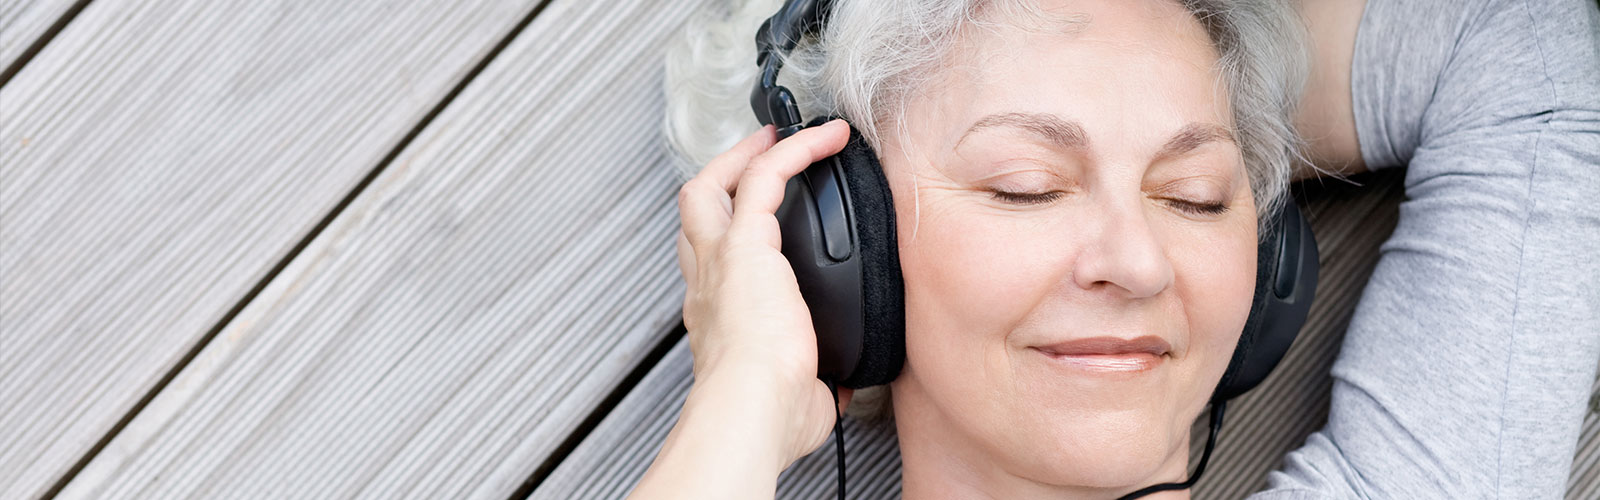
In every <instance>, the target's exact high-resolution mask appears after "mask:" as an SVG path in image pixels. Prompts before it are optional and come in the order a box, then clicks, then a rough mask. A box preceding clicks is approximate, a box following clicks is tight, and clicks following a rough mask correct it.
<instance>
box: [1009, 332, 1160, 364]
mask: <svg viewBox="0 0 1600 500" xmlns="http://www.w3.org/2000/svg"><path fill="white" fill-rule="evenodd" d="M1030 349H1034V350H1036V351H1039V352H1040V353H1041V354H1044V355H1045V356H1048V357H1050V358H1051V359H1053V360H1056V361H1058V362H1061V363H1063V364H1066V365H1068V366H1071V367H1074V368H1079V369H1083V370H1088V371H1095V372H1139V371H1145V370H1149V369H1152V368H1155V367H1156V366H1158V365H1160V364H1161V363H1162V362H1163V361H1165V360H1166V358H1167V354H1168V353H1169V352H1170V351H1171V347H1170V346H1168V345H1167V341H1165V340H1162V339H1161V338H1160V337H1155V336H1151V335H1146V336H1143V337H1137V338H1132V339H1121V338H1116V337H1091V338H1086V339H1077V340H1070V341H1067V342H1061V343H1057V344H1050V345H1044V346H1034V347H1031V348H1030Z"/></svg>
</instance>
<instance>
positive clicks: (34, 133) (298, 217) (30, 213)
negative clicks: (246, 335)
mask: <svg viewBox="0 0 1600 500" xmlns="http://www.w3.org/2000/svg"><path fill="white" fill-rule="evenodd" d="M55 3H58V2H44V3H36V4H35V3H28V2H23V3H21V4H17V3H10V4H8V8H11V9H13V10H10V11H8V14H9V13H18V12H20V14H17V17H16V18H13V19H23V20H24V21H15V22H16V23H22V24H29V25H32V24H34V21H31V20H29V19H34V18H39V19H42V18H47V17H49V16H48V15H46V14H45V11H46V10H48V9H49V8H52V7H50V6H51V5H54V4H55ZM536 3H537V2H536V0H482V1H472V2H458V1H446V0H418V1H413V2H402V3H377V2H321V1H311V0H301V1H242V0H241V1H217V0H187V1H166V0H163V1H124V2H116V1H102V2H94V3H92V4H91V5H90V6H89V7H87V8H85V9H84V10H83V11H82V12H80V13H79V14H78V16H77V17H76V18H75V19H74V20H73V22H72V23H70V24H69V25H67V27H66V29H64V30H63V31H61V32H60V33H59V34H58V35H57V36H56V37H55V38H54V39H53V41H52V42H51V43H50V44H49V45H47V46H45V48H44V50H43V51H41V52H40V53H39V54H38V55H37V56H35V57H34V58H33V59H32V60H31V62H29V63H28V65H27V66H26V67H24V68H23V70H22V71H21V72H20V73H18V74H17V75H16V76H15V77H14V78H13V79H12V80H11V81H10V82H9V83H8V84H7V85H6V86H5V87H4V88H3V89H0V248H3V251H0V277H3V279H0V401H4V403H3V404H0V498H30V497H34V496H36V495H39V494H40V493H41V492H43V491H44V490H46V489H47V488H49V487H50V485H52V484H54V483H55V482H56V481H57V480H58V478H60V477H62V475H63V474H64V473H65V472H66V471H67V470H69V469H70V468H71V467H72V466H73V464H75V463H77V462H78V461H79V460H80V458H81V457H83V456H84V455H85V453H87V452H88V451H89V450H91V449H92V448H93V447H94V446H95V443H97V442H99V441H100V440H101V439H102V437H103V436H105V435H106V434H107V432H108V431H110V430H111V429H113V428H114V427H115V425H116V424H117V422H119V420H121V419H122V418H123V416H124V415H125V414H126V413H127V412H128V411H129V409H130V408H132V407H134V406H136V405H137V404H138V402H139V401H140V399H141V398H143V397H144V395H145V394H146V393H147V392H148V391H150V389H151V388H152V387H153V386H154V385H155V384H157V383H158V381H159V380H161V378H162V377H163V376H164V375H165V374H166V373H167V372H168V370H169V369H170V368H171V367H173V366H174V363H175V362H177V361H178V360H180V359H181V358H183V357H184V356H185V355H186V353H188V352H190V349H191V348H192V347H193V346H194V345H195V344H196V343H197V342H198V341H200V339H201V338H203V337H204V336H205V335H206V333H207V332H208V331H212V328H213V325H215V324H217V323H218V322H219V321H220V320H221V319H222V318H223V317H224V316H226V315H227V314H228V312H229V311H230V309H232V308H233V307H234V305H235V304H236V303H238V302H239V301H240V300H241V299H242V298H243V297H245V296H246V295H247V294H248V293H249V291H250V290H252V289H253V288H254V287H255V286H256V285H257V283H259V282H260V280H262V279H263V278H264V276H266V275H267V274H268V273H269V272H270V270H271V269H273V268H274V267H275V266H276V264H277V262H279V261H280V260H281V259H282V258H283V257H284V256H285V255H286V253H287V252H289V251H290V250H291V248H293V247H294V246H295V245H296V243H297V242H298V241H299V240H300V239H301V238H303V237H304V236H305V235H306V234H308V233H309V232H310V231H311V229H312V228H313V227H314V226H315V225H316V224H317V223H318V222H319V221H320V220H321V219H323V217H324V216H325V215H326V214H327V213H328V212H329V211H330V210H331V209H332V208H333V207H334V206H336V204H337V203H338V202H339V201H340V200H341V199H342V198H344V197H345V196H346V194H347V193H348V192H349V191H350V190H351V189H352V188H353V187H354V186H356V185H357V184H358V182H359V181H360V180H361V179H362V178H363V177H364V176H365V175H366V174H367V173H368V172H370V171H371V170H372V169H373V168H374V167H376V166H377V165H378V164H379V163H380V161H381V160H382V159H383V158H384V157H385V156H386V155H387V154H389V153H390V152H391V151H393V150H394V148H395V147H396V145H397V144H398V143H399V142H400V141H401V139H402V138H403V137H405V136H406V135H407V134H408V133H409V132H411V131H412V130H413V129H414V128H415V127H416V124H417V123H418V122H419V121H421V120H422V118H423V117H424V116H426V115H427V114H428V113H429V111H430V110H432V109H433V108H434V107H436V106H437V105H438V103H440V102H441V100H442V99H443V98H444V96H445V95H447V93H448V92H449V91H450V90H451V89H452V88H454V87H455V86H456V85H457V84H458V83H459V82H460V81H461V80H462V79H464V78H465V76H466V74H467V73H468V71H469V70H470V69H471V68H473V67H474V65H475V64H476V63H477V62H478V61H480V60H482V59H483V58H484V57H485V56H486V55H487V53H488V52H489V50H490V49H491V48H492V47H494V46H495V44H496V43H497V42H499V41H500V40H502V39H504V37H505V36H506V35H507V34H508V33H509V32H510V31H511V29H512V28H513V27H515V26H516V24H517V23H518V21H519V20H521V19H522V18H524V17H525V16H526V15H527V14H528V13H530V12H532V9H533V8H534V6H535V5H536ZM19 5H22V6H24V7H22V8H23V10H21V11H18V10H15V9H16V8H18V6H19ZM8 22H11V21H8ZM6 31H7V34H6V36H8V37H10V36H13V33H12V30H11V29H7V30H6ZM17 31H18V32H17V33H16V36H24V35H23V34H22V33H21V30H20V29H19V30H17Z"/></svg>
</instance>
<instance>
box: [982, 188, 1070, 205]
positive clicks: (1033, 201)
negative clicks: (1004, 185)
mask: <svg viewBox="0 0 1600 500" xmlns="http://www.w3.org/2000/svg"><path fill="white" fill-rule="evenodd" d="M989 192H990V193H991V194H992V195H993V196H994V199H996V200H1000V201H1003V202H1006V203H1013V204H1017V205H1038V204H1042V203H1049V202H1052V201H1055V200H1056V199H1058V198H1061V195H1062V194H1063V193H1062V192H1060V191H1047V192H1043V193H1018V192H1012V191H1002V190H999V189H994V190H990V191H989Z"/></svg>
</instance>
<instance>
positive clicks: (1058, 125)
mask: <svg viewBox="0 0 1600 500" xmlns="http://www.w3.org/2000/svg"><path fill="white" fill-rule="evenodd" d="M995 127H1014V128H1020V129H1023V130H1026V131H1028V132H1032V133H1033V134H1034V135H1037V136H1039V137H1040V138H1043V139H1044V140H1046V141H1048V142H1049V143H1051V144H1053V145H1055V146H1057V147H1059V148H1062V149H1088V148H1089V134H1088V133H1086V132H1084V130H1083V126H1082V125H1079V124H1078V122H1075V121H1072V120H1066V119H1062V118H1061V117H1059V116H1056V115H1052V114H1046V113H999V114H993V115H988V116H985V117H983V118H981V119H979V120H978V121H977V122H976V123H973V124H972V127H970V128H968V129H967V131H966V132H964V133H962V134H961V138H960V139H958V140H957V141H956V147H960V146H961V143H962V142H963V141H966V140H967V136H968V135H971V134H972V133H973V132H977V131H979V130H983V129H986V128H995ZM1220 141H1226V142H1235V141H1234V139H1233V133H1232V132H1230V131H1229V130H1228V129H1227V128H1225V127H1223V126H1221V125H1218V124H1215V123H1207V122H1190V123H1189V124H1187V125H1184V126H1183V128H1182V129H1180V130H1179V131H1178V133H1177V134H1174V135H1173V136H1172V138H1171V139H1168V140H1167V143H1166V144H1163V145H1162V146H1161V149H1160V150H1158V151H1157V152H1156V157H1157V158H1163V157H1171V156H1178V155H1181V154H1184V153H1188V152H1190V151H1194V150H1195V149H1196V148H1199V147H1200V146H1204V145H1206V144H1208V143H1212V142H1220Z"/></svg>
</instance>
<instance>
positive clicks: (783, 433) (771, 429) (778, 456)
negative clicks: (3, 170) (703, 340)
mask: <svg viewBox="0 0 1600 500" xmlns="http://www.w3.org/2000/svg"><path fill="white" fill-rule="evenodd" d="M775 378H777V377H776V376H774V375H773V374H772V373H771V371H770V368H769V369H767V370H761V369H757V367H742V366H740V367H735V366H724V367H721V368H720V369H718V370H715V371H712V370H707V372H706V373H705V376H704V377H701V376H699V374H697V375H696V377H695V381H694V385H693V386H692V387H691V388H690V389H689V395H688V398H687V399H686V400H685V401H684V405H683V414H682V415H681V416H680V417H679V422H680V423H683V424H687V425H688V426H689V428H691V429H695V430H696V431H697V432H699V433H701V434H704V435H703V436H701V437H700V438H701V439H705V440H706V442H708V443H716V444H717V445H718V446H721V447H725V448H729V449H738V450H740V452H741V454H743V455H746V459H748V460H754V461H755V462H754V463H757V464H761V465H762V467H763V468H762V469H760V470H770V471H771V472H772V473H773V474H774V475H776V474H777V473H780V472H782V471H783V469H784V468H786V467H788V466H789V464H790V463H791V462H793V461H794V460H795V459H796V458H798V455H795V448H796V446H795V444H794V441H796V439H794V437H793V436H794V435H795V434H796V432H795V431H796V429H795V427H796V422H794V420H796V416H797V415H798V411H797V410H796V408H794V405H793V404H792V403H793V401H792V399H790V398H787V397H784V396H782V395H784V394H787V393H789V391H786V390H783V389H781V386H782V384H781V383H779V382H778V381H776V380H774V379H775Z"/></svg>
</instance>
